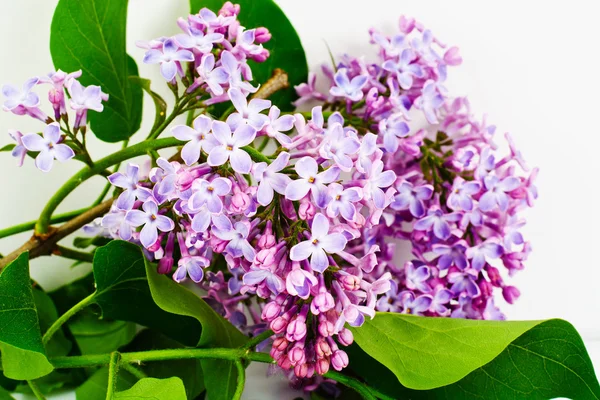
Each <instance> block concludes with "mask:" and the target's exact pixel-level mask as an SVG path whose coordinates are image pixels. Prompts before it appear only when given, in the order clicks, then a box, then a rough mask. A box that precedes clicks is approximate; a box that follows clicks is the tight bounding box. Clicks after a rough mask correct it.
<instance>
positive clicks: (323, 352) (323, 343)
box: [315, 337, 332, 358]
mask: <svg viewBox="0 0 600 400" xmlns="http://www.w3.org/2000/svg"><path fill="white" fill-rule="evenodd" d="M315 351H316V353H317V355H318V356H319V357H320V358H323V357H328V356H330V355H331V353H332V351H331V346H329V343H327V340H325V339H324V338H322V337H320V338H318V339H317V342H316V343H315Z"/></svg>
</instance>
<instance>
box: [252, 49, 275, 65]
mask: <svg viewBox="0 0 600 400" xmlns="http://www.w3.org/2000/svg"><path fill="white" fill-rule="evenodd" d="M270 55H271V53H269V50H267V49H262V51H261V52H260V53H257V54H252V55H250V57H249V58H251V59H252V60H254V61H256V62H259V63H260V62H265V61H267V58H269V56H270Z"/></svg>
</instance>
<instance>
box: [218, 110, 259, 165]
mask: <svg viewBox="0 0 600 400" xmlns="http://www.w3.org/2000/svg"><path fill="white" fill-rule="evenodd" d="M212 131H213V135H214V138H215V139H216V141H217V142H218V144H217V145H215V146H214V147H213V148H212V149H211V150H210V153H209V154H208V165H210V166H211V167H218V166H219V165H223V164H225V163H226V162H227V160H229V162H230V163H231V168H233V170H234V171H235V172H238V173H240V174H247V173H249V172H250V169H251V168H252V159H251V158H250V156H249V155H248V153H246V152H245V151H244V150H242V149H241V147H243V146H246V145H249V144H250V143H252V141H253V140H254V138H255V137H256V130H255V129H254V128H253V127H251V126H249V125H245V124H242V125H240V126H238V127H237V129H236V130H235V132H234V133H233V135H232V133H231V128H230V127H229V125H228V124H226V123H225V122H221V121H214V122H213V125H212Z"/></svg>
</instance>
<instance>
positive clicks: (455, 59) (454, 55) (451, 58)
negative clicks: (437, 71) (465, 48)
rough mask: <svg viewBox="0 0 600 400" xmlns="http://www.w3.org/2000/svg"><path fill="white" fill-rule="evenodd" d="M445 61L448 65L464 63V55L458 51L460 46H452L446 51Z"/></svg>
mask: <svg viewBox="0 0 600 400" xmlns="http://www.w3.org/2000/svg"><path fill="white" fill-rule="evenodd" d="M444 62H445V63H446V64H448V65H460V64H462V57H461V56H460V54H459V52H458V47H456V46H453V47H450V48H449V49H448V50H447V51H446V52H445V53H444Z"/></svg>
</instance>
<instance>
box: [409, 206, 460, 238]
mask: <svg viewBox="0 0 600 400" xmlns="http://www.w3.org/2000/svg"><path fill="white" fill-rule="evenodd" d="M459 219H460V214H457V213H450V214H444V212H443V211H442V210H440V209H439V208H438V209H430V210H429V211H428V212H427V216H426V217H424V218H422V219H420V220H418V221H417V222H415V225H414V229H416V230H418V231H426V232H428V231H430V230H431V228H433V234H434V235H435V236H436V237H437V238H438V239H442V240H446V239H448V238H449V237H450V235H451V233H452V230H451V227H450V224H449V222H456V221H458V220H459Z"/></svg>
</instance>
